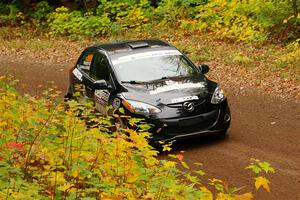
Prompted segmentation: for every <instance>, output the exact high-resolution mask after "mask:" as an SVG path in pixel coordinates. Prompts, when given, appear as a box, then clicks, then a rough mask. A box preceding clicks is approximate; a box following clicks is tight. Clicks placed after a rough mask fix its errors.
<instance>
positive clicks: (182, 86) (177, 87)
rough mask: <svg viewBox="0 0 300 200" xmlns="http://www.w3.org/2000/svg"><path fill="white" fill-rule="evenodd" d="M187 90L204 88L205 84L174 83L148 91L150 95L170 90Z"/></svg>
mask: <svg viewBox="0 0 300 200" xmlns="http://www.w3.org/2000/svg"><path fill="white" fill-rule="evenodd" d="M187 88H205V82H199V83H174V84H172V85H166V86H163V87H159V88H156V89H155V90H152V91H150V94H151V95H153V94H159V93H162V92H168V91H172V90H180V89H187Z"/></svg>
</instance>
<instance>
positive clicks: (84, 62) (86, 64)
mask: <svg viewBox="0 0 300 200" xmlns="http://www.w3.org/2000/svg"><path fill="white" fill-rule="evenodd" d="M93 57H94V53H91V52H87V53H85V54H84V55H83V56H82V58H81V59H80V61H79V64H78V65H77V67H78V68H79V69H81V70H83V71H84V72H86V73H87V74H89V73H90V69H91V64H92V60H93Z"/></svg>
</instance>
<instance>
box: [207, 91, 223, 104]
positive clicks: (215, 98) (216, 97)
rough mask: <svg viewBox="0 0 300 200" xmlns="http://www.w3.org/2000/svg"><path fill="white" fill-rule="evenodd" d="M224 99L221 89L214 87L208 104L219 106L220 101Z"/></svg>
mask: <svg viewBox="0 0 300 200" xmlns="http://www.w3.org/2000/svg"><path fill="white" fill-rule="evenodd" d="M225 99H226V97H225V94H224V91H223V90H222V89H221V88H219V87H216V89H215V91H214V94H213V95H212V98H211V101H210V102H211V103H212V104H219V103H221V102H222V101H224V100H225Z"/></svg>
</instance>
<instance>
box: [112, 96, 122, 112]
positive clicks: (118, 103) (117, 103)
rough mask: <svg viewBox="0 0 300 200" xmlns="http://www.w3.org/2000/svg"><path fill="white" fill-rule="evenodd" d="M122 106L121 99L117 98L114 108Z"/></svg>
mask: <svg viewBox="0 0 300 200" xmlns="http://www.w3.org/2000/svg"><path fill="white" fill-rule="evenodd" d="M120 105H121V99H119V98H115V99H114V101H113V104H112V106H113V108H115V109H118V108H119V107H120Z"/></svg>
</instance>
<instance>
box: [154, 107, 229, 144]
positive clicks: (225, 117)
mask: <svg viewBox="0 0 300 200" xmlns="http://www.w3.org/2000/svg"><path fill="white" fill-rule="evenodd" d="M149 123H152V124H154V125H155V128H153V129H152V130H151V133H152V138H151V140H152V141H169V140H178V139H183V138H188V137H195V136H198V135H206V134H213V133H221V132H226V130H227V129H228V128H229V126H230V123H231V115H230V109H229V107H228V104H227V102H226V103H224V104H222V105H220V107H219V108H218V109H216V110H213V111H211V112H208V113H203V114H199V115H195V116H191V117H185V118H175V119H157V120H153V121H151V120H150V122H149Z"/></svg>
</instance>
